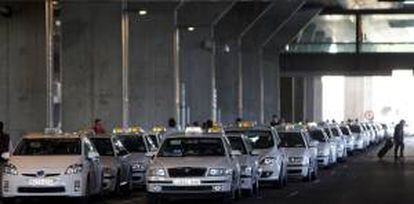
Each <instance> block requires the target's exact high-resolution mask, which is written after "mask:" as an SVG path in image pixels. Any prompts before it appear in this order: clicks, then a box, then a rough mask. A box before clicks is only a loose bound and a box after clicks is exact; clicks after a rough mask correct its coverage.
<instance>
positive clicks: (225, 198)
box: [153, 192, 235, 204]
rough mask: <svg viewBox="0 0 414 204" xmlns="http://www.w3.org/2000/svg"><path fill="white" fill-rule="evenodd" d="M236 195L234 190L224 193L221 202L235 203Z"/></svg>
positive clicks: (226, 203)
mask: <svg viewBox="0 0 414 204" xmlns="http://www.w3.org/2000/svg"><path fill="white" fill-rule="evenodd" d="M234 196H235V195H234V192H231V193H226V194H224V196H223V198H222V199H221V203H222V204H233V202H234ZM153 204H155V203H153Z"/></svg>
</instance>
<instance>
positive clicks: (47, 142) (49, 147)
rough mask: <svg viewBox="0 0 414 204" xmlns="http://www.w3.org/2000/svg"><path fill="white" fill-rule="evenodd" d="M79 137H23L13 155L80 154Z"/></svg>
mask: <svg viewBox="0 0 414 204" xmlns="http://www.w3.org/2000/svg"><path fill="white" fill-rule="evenodd" d="M81 154H82V146H81V140H80V139H49V138H44V139H43V138H42V139H23V140H22V141H21V142H20V143H19V145H18V146H17V148H16V150H15V152H14V155H18V156H38V155H45V156H46V155H49V156H51V155H81Z"/></svg>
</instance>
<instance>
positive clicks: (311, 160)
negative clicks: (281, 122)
mask: <svg viewBox="0 0 414 204" xmlns="http://www.w3.org/2000/svg"><path fill="white" fill-rule="evenodd" d="M278 132H279V137H280V139H281V143H280V146H281V147H282V148H284V149H285V150H286V153H287V155H288V157H289V164H288V166H287V169H288V175H289V176H291V177H299V178H302V179H304V180H309V181H310V180H313V179H316V178H317V176H318V158H317V154H318V153H317V145H318V142H317V141H311V140H310V137H309V134H308V132H307V131H306V130H304V129H287V130H278Z"/></svg>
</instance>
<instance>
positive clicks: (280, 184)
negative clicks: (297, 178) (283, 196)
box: [275, 167, 285, 189]
mask: <svg viewBox="0 0 414 204" xmlns="http://www.w3.org/2000/svg"><path fill="white" fill-rule="evenodd" d="M283 172H284V168H283V167H281V169H280V172H279V179H278V180H277V181H276V183H275V187H276V188H278V189H281V188H283V187H284V186H285V185H284V183H285V176H284V173H283Z"/></svg>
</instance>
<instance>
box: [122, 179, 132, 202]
mask: <svg viewBox="0 0 414 204" xmlns="http://www.w3.org/2000/svg"><path fill="white" fill-rule="evenodd" d="M121 190H122V195H123V196H125V197H130V196H131V195H132V174H130V175H129V177H128V183H127V184H125V185H124V186H122V188H121Z"/></svg>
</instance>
